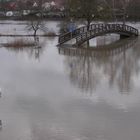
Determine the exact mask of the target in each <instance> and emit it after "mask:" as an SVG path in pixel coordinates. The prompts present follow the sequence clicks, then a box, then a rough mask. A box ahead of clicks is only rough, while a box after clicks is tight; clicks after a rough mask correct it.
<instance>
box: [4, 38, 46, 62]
mask: <svg viewBox="0 0 140 140" xmlns="http://www.w3.org/2000/svg"><path fill="white" fill-rule="evenodd" d="M44 45H45V43H44V42H40V41H39V38H38V40H36V38H33V39H32V40H30V41H29V40H26V39H18V40H17V39H15V40H14V41H13V42H8V43H6V44H4V47H5V48H6V49H8V50H10V51H13V52H15V53H19V52H25V53H26V54H27V55H28V57H29V58H34V59H37V60H39V59H40V55H41V54H42V53H43V50H44V47H43V46H44Z"/></svg>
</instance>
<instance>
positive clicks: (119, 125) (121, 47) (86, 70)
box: [0, 38, 140, 140]
mask: <svg viewBox="0 0 140 140" xmlns="http://www.w3.org/2000/svg"><path fill="white" fill-rule="evenodd" d="M25 40H26V39H25ZM31 40H32V39H31ZM5 42H6V41H5ZM9 42H11V40H10V41H9ZM9 42H8V43H9ZM91 42H94V41H91ZM94 44H96V43H95V42H94ZM107 44H108V43H107ZM139 44H140V39H139V38H138V39H133V38H132V39H126V40H122V41H116V42H114V43H112V44H108V45H107V46H100V47H97V48H95V47H90V48H88V49H87V48H78V49H76V48H68V47H60V48H57V47H56V45H57V38H52V39H49V38H40V44H39V46H42V47H41V48H40V47H36V48H35V47H29V48H28V47H27V48H22V49H19V48H4V47H2V48H0V66H1V69H0V86H1V87H0V88H1V89H2V96H1V98H0V119H1V120H2V121H1V123H0V140H9V139H10V140H132V139H133V140H137V139H139V137H140V134H139V130H140V121H139V118H140V109H139V107H140V95H139V91H140V89H139V88H140V87H139V81H140V73H139V72H140V63H139V60H140V55H139V54H140V53H139V52H140V49H139ZM93 46H94V45H93ZM1 125H2V127H1Z"/></svg>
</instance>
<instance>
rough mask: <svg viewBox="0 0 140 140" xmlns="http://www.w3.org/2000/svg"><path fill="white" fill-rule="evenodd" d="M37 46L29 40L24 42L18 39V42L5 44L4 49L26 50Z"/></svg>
mask: <svg viewBox="0 0 140 140" xmlns="http://www.w3.org/2000/svg"><path fill="white" fill-rule="evenodd" d="M33 46H35V43H34V42H32V41H28V40H23V39H18V40H14V41H12V42H10V43H7V44H4V47H7V48H17V49H18V48H25V47H33Z"/></svg>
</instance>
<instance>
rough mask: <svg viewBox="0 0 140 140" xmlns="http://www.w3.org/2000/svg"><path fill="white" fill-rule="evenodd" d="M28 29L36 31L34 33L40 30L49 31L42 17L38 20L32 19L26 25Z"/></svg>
mask: <svg viewBox="0 0 140 140" xmlns="http://www.w3.org/2000/svg"><path fill="white" fill-rule="evenodd" d="M26 28H27V30H29V31H34V33H33V35H34V36H36V35H37V31H38V30H42V31H43V32H46V31H47V27H46V26H45V24H44V22H43V21H42V20H40V19H38V20H31V21H30V22H29V23H28V25H27V26H26Z"/></svg>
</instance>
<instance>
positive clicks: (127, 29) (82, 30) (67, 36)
mask: <svg viewBox="0 0 140 140" xmlns="http://www.w3.org/2000/svg"><path fill="white" fill-rule="evenodd" d="M94 29H98V30H99V29H102V31H108V30H113V31H124V32H129V33H130V32H131V33H132V34H135V35H138V30H137V29H135V28H133V27H131V26H128V25H124V24H91V25H90V27H89V30H88V27H87V26H83V27H80V28H78V29H76V30H74V31H73V32H68V33H65V34H62V35H60V36H59V44H60V45H61V44H63V43H65V42H67V41H69V40H71V39H73V38H75V37H77V36H79V35H82V34H83V33H87V32H88V31H92V32H93V30H94ZM95 31H97V30H95Z"/></svg>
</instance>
